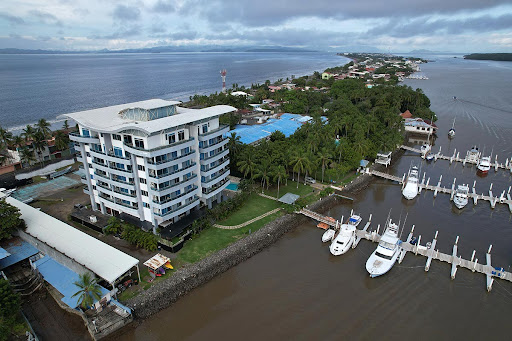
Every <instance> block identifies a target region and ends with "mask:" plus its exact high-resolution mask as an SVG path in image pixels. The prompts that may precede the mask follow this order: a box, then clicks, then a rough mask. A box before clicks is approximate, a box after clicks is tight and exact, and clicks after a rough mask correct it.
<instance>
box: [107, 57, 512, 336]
mask: <svg viewBox="0 0 512 341" xmlns="http://www.w3.org/2000/svg"><path fill="white" fill-rule="evenodd" d="M433 58H435V59H436V62H435V63H431V64H427V65H424V66H422V70H423V72H424V73H425V74H426V75H427V76H428V77H429V78H430V79H429V80H427V81H421V80H417V81H413V80H411V81H407V83H408V84H409V85H411V86H412V87H413V88H418V87H421V88H422V89H423V90H424V91H425V93H426V94H427V95H428V96H429V97H430V99H431V101H432V108H433V110H434V111H435V112H436V113H437V114H438V116H439V121H438V126H439V127H440V128H439V132H438V138H437V139H436V141H435V146H434V151H437V150H438V149H439V146H442V150H443V151H444V152H445V153H446V154H449V153H453V150H454V148H456V149H457V150H459V151H460V152H461V155H462V154H465V152H466V150H468V149H469V148H470V147H471V146H472V145H475V144H476V145H478V146H479V147H480V149H481V150H484V149H485V154H490V153H491V150H492V151H493V153H494V154H496V153H497V154H498V157H499V159H500V160H501V161H504V160H505V158H506V157H511V156H512V137H511V134H512V112H511V108H512V97H511V96H510V94H509V89H510V84H511V81H510V80H511V79H512V63H504V62H503V63H502V62H485V61H464V60H461V59H453V58H451V57H446V56H434V57H433ZM453 96H457V98H458V99H461V100H464V101H471V102H474V103H477V104H478V105H477V104H472V103H469V102H460V101H454V100H453ZM491 107H492V108H491ZM454 116H456V117H457V119H456V123H455V128H456V137H455V139H453V140H452V141H450V140H448V138H447V135H446V134H447V132H448V129H449V128H450V127H451V124H452V121H453V117H454ZM411 162H414V163H417V164H419V165H421V172H422V174H423V172H426V173H427V177H429V176H430V177H431V183H432V182H436V183H437V180H438V179H439V176H440V175H441V174H442V175H443V183H442V184H443V185H444V186H447V187H448V186H451V183H452V181H453V178H454V177H456V178H457V183H461V182H465V183H470V184H472V183H473V180H475V179H476V180H477V185H476V188H477V192H479V193H482V192H486V191H487V190H488V188H489V185H490V183H493V184H494V185H493V186H494V193H498V192H501V191H502V190H504V189H508V186H510V185H512V177H511V175H510V173H507V172H505V171H503V170H500V171H498V172H494V170H492V171H491V172H490V174H489V175H488V176H487V177H486V178H480V177H477V176H476V173H475V167H474V166H473V167H463V166H462V165H461V164H452V165H450V164H449V163H448V162H447V161H441V160H440V161H437V162H436V163H432V164H427V163H425V162H424V161H423V162H422V161H421V160H420V159H419V157H418V156H416V155H414V154H413V153H410V152H406V153H405V155H404V156H403V157H402V158H401V159H400V160H399V162H398V163H397V164H396V165H394V166H393V168H392V169H390V172H391V173H394V174H397V175H400V176H401V175H402V174H403V173H404V172H406V171H407V170H408V168H409V166H410V164H411ZM351 209H354V210H355V212H357V213H360V214H361V215H362V216H363V217H364V220H363V223H364V222H366V219H367V218H368V216H369V214H373V220H372V221H373V223H372V226H371V228H370V229H376V227H377V224H381V225H382V224H384V222H385V220H386V217H387V215H388V213H389V211H390V209H391V217H392V218H393V219H394V220H396V221H398V220H399V219H401V221H402V223H403V222H404V219H405V216H406V215H407V221H406V222H405V231H404V233H403V236H402V239H405V237H406V235H407V234H408V232H409V230H410V227H411V226H412V225H413V224H414V225H415V226H416V227H415V236H418V235H420V234H421V236H422V241H423V243H425V242H426V241H429V240H430V241H431V240H432V238H433V236H434V233H435V231H436V230H438V231H439V239H438V244H437V245H438V249H439V250H441V251H443V252H445V253H451V248H452V245H453V242H454V240H455V238H456V236H460V241H459V254H460V255H462V256H463V257H464V258H470V257H471V253H472V251H473V250H476V251H477V254H476V256H477V258H478V259H479V260H480V261H483V260H485V252H486V250H487V248H488V247H489V244H493V250H492V257H493V265H495V266H502V267H504V268H506V269H509V265H510V264H511V262H512V247H511V245H512V224H511V217H512V215H511V214H510V212H509V210H508V207H507V206H505V205H497V207H496V208H495V209H494V210H492V209H491V208H490V206H489V203H487V202H479V203H478V205H477V206H473V204H472V203H470V204H468V206H467V207H466V208H464V209H463V210H461V211H459V210H457V209H456V208H454V207H453V204H452V203H451V202H450V200H449V196H448V195H445V194H439V195H438V196H437V198H434V197H433V193H432V192H423V193H421V195H419V196H418V197H417V198H416V199H414V200H413V201H407V200H405V199H403V198H402V196H401V188H400V186H398V185H396V184H393V183H391V182H389V181H386V180H376V181H374V182H373V183H372V184H371V186H370V187H369V188H368V189H366V190H365V191H364V192H362V193H360V194H358V195H357V196H355V200H354V202H345V203H343V204H341V205H339V206H337V207H334V208H333V209H331V210H330V211H329V212H328V213H329V214H330V215H331V216H333V217H337V218H339V217H341V215H344V216H345V217H347V215H348V214H349V213H350V210H351ZM321 235H322V231H320V230H319V229H317V228H316V227H315V223H314V222H312V221H310V222H308V223H306V224H304V225H301V226H299V227H297V229H295V230H294V231H292V232H290V233H288V234H287V235H285V236H284V237H283V238H282V239H280V240H279V241H278V242H277V243H275V244H274V245H273V246H271V247H270V248H268V249H266V250H264V251H262V252H261V253H259V254H258V255H256V256H254V257H252V258H251V259H249V260H248V261H246V262H244V263H242V264H240V265H239V266H237V267H235V268H233V269H231V270H229V271H227V272H225V273H224V274H222V275H221V276H218V277H216V278H215V279H213V280H212V281H211V282H209V283H207V284H206V285H203V286H201V287H200V288H198V289H196V290H194V291H192V292H191V293H190V294H188V295H187V296H185V297H183V298H182V299H180V300H179V301H178V302H177V303H175V304H174V305H173V306H171V307H169V308H167V309H165V310H163V311H161V312H159V313H158V314H156V315H154V316H153V317H151V318H149V319H147V320H145V321H143V322H142V323H140V324H139V325H137V326H136V327H131V328H128V329H126V330H125V331H124V332H123V333H122V334H118V335H117V339H119V340H205V339H226V340H237V339H245V340H261V339H271V340H277V339H286V338H291V339H302V340H310V339H324V340H339V339H373V338H377V337H378V338H381V339H392V338H398V339H440V340H448V339H450V340H451V339H471V340H473V339H490V338H496V339H497V338H505V339H508V337H509V335H510V332H511V331H512V325H511V324H510V315H511V313H512V308H511V307H512V306H511V303H512V283H509V282H504V281H500V280H497V281H495V283H494V286H493V290H492V291H491V292H490V293H487V291H486V289H485V276H483V275H480V274H476V273H471V272H470V271H467V270H464V269H459V271H458V272H457V276H456V278H455V280H451V279H450V266H449V265H448V264H446V263H440V262H438V261H433V263H432V265H431V268H430V271H429V272H425V271H424V265H425V258H423V257H419V256H414V255H412V254H408V255H407V256H406V257H405V260H404V261H403V263H402V264H396V265H395V266H394V267H393V269H392V270H391V271H390V272H389V273H387V274H386V275H384V276H381V277H379V278H375V279H371V278H369V277H368V274H367V272H366V270H365V262H366V260H367V258H368V256H369V255H370V254H371V252H372V251H373V250H374V249H375V247H376V244H373V243H370V242H368V241H365V240H363V241H361V242H360V244H359V246H358V247H357V248H356V249H354V250H351V251H349V252H348V253H347V254H345V255H343V256H340V257H334V256H331V255H330V254H329V249H328V245H327V244H322V242H321V240H320V239H321Z"/></svg>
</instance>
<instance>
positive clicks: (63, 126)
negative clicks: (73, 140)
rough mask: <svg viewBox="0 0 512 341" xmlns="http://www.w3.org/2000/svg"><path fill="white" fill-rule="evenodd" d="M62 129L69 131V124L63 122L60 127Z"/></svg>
mask: <svg viewBox="0 0 512 341" xmlns="http://www.w3.org/2000/svg"><path fill="white" fill-rule="evenodd" d="M62 129H64V130H68V129H69V122H68V120H64V124H63V125H62Z"/></svg>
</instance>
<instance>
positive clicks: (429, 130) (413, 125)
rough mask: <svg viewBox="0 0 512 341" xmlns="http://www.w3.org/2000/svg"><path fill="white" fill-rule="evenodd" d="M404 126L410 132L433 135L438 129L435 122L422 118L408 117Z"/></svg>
mask: <svg viewBox="0 0 512 341" xmlns="http://www.w3.org/2000/svg"><path fill="white" fill-rule="evenodd" d="M404 127H405V131H406V132H408V133H412V134H422V135H432V134H435V132H436V130H437V126H436V125H435V124H434V123H432V122H430V121H429V120H424V119H421V118H406V119H405V122H404Z"/></svg>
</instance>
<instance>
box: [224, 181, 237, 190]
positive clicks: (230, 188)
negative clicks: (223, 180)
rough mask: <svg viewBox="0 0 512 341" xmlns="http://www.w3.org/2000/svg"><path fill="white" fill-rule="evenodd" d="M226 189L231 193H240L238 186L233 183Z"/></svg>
mask: <svg viewBox="0 0 512 341" xmlns="http://www.w3.org/2000/svg"><path fill="white" fill-rule="evenodd" d="M226 189H229V190H231V191H238V184H237V183H234V182H232V183H230V184H229V185H228V186H227V187H226Z"/></svg>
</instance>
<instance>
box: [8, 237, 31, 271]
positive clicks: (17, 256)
mask: <svg viewBox="0 0 512 341" xmlns="http://www.w3.org/2000/svg"><path fill="white" fill-rule="evenodd" d="M3 246H4V249H5V251H7V252H8V253H10V256H7V257H5V258H1V259H0V270H3V269H5V268H7V267H9V266H11V265H13V264H16V263H18V262H21V261H22V260H25V259H27V258H29V257H30V256H33V255H35V254H37V253H38V252H39V250H38V249H36V248H35V247H33V246H32V245H30V244H29V243H27V242H25V241H23V240H21V239H19V238H18V239H15V240H13V241H10V242H9V243H8V244H7V245H5V244H4V245H3Z"/></svg>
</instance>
